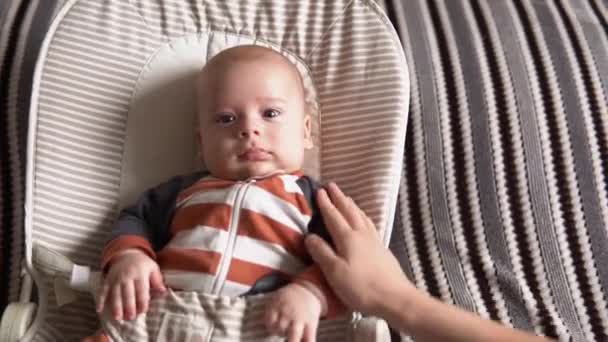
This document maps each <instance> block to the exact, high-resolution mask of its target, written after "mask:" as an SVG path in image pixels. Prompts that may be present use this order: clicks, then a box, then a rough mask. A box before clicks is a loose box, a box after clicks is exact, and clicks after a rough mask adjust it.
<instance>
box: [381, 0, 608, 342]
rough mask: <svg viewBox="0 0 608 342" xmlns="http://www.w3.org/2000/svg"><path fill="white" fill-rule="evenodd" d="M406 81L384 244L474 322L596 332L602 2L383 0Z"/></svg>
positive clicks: (605, 16) (605, 68)
mask: <svg viewBox="0 0 608 342" xmlns="http://www.w3.org/2000/svg"><path fill="white" fill-rule="evenodd" d="M388 7H389V10H390V15H391V17H392V18H394V19H395V23H396V25H397V26H398V32H399V33H400V37H401V39H402V41H403V44H404V47H405V50H406V56H407V60H408V61H409V68H410V74H411V81H412V93H411V95H412V100H411V105H410V114H409V115H410V121H409V123H408V137H407V141H406V149H405V160H404V167H403V177H402V183H401V188H400V200H399V209H398V214H399V215H398V219H397V220H396V227H395V230H394V234H393V238H392V242H391V248H392V249H393V251H395V253H397V254H398V255H399V258H400V260H401V261H402V265H403V267H404V269H405V270H406V271H407V273H408V274H409V276H410V277H411V279H413V280H414V281H415V283H416V285H417V286H418V287H420V288H422V289H424V290H425V291H427V292H429V293H430V294H432V295H433V296H436V297H439V298H441V299H442V300H444V301H446V302H449V303H454V304H456V305H458V306H460V307H463V308H465V309H467V310H470V311H473V312H477V313H479V314H480V315H482V316H484V317H488V318H491V319H494V320H499V321H501V322H503V323H504V324H506V325H508V326H513V327H516V328H520V329H524V330H528V331H531V332H533V333H537V334H542V335H547V336H553V337H558V338H559V339H560V340H563V341H567V340H573V341H608V306H607V302H608V253H606V251H608V229H607V227H608V195H607V191H608V188H607V185H608V110H607V107H608V25H607V20H608V12H607V8H608V4H607V3H606V1H603V0H588V1H586V0H522V1H498V0H491V1H490V0H488V1H483V0H463V1H442V0H404V1H398V0H395V1H391V2H389V4H388Z"/></svg>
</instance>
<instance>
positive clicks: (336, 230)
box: [317, 189, 351, 246]
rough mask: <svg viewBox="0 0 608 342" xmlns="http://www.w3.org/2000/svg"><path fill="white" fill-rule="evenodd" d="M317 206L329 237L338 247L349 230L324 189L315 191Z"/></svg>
mask: <svg viewBox="0 0 608 342" xmlns="http://www.w3.org/2000/svg"><path fill="white" fill-rule="evenodd" d="M317 204H318V205H319V210H320V211H321V215H322V216H323V221H324V222H325V226H326V228H327V230H328V231H329V235H331V237H332V239H333V241H334V243H335V244H336V246H339V245H340V242H341V241H343V236H344V235H345V234H347V233H348V231H349V230H351V228H350V227H349V225H348V222H347V221H346V219H344V216H342V214H341V213H340V211H339V210H338V209H337V208H336V207H335V206H334V204H333V203H332V202H331V200H330V199H329V196H328V195H327V191H326V190H325V189H319V191H317Z"/></svg>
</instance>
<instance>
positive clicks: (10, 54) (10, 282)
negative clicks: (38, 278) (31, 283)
mask: <svg viewBox="0 0 608 342" xmlns="http://www.w3.org/2000/svg"><path fill="white" fill-rule="evenodd" d="M62 2H63V1H62V0H44V1H40V0H32V1H24V0H10V1H0V227H1V229H0V312H2V311H3V309H4V307H5V305H6V303H7V302H8V301H15V300H17V297H18V294H19V288H20V278H19V275H20V273H21V262H22V258H23V257H22V256H23V215H24V213H23V202H24V192H25V189H24V187H25V185H24V184H25V179H24V177H23V175H24V173H25V159H26V157H25V150H26V136H27V127H28V112H29V99H30V95H31V90H32V88H31V84H32V78H33V70H34V64H35V61H36V58H37V56H38V52H39V50H40V45H41V42H42V39H43V38H44V36H45V35H46V32H47V29H48V26H49V24H50V22H51V19H52V18H53V16H54V13H55V12H56V10H57V8H58V7H59V6H60V4H61V3H62Z"/></svg>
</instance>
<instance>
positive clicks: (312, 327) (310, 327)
mask: <svg viewBox="0 0 608 342" xmlns="http://www.w3.org/2000/svg"><path fill="white" fill-rule="evenodd" d="M316 339H317V324H307V325H306V326H305V327H304V334H303V336H302V341H304V342H315V341H316Z"/></svg>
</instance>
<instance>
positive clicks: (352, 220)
mask: <svg viewBox="0 0 608 342" xmlns="http://www.w3.org/2000/svg"><path fill="white" fill-rule="evenodd" d="M327 193H329V197H328V194H327ZM330 198H331V200H330ZM317 201H318V203H319V208H320V209H321V213H322V214H323V218H324V220H325V225H326V227H327V230H328V231H329V233H330V234H331V237H332V238H333V241H334V245H335V251H334V250H332V248H331V247H330V246H329V245H328V244H327V243H326V242H325V241H324V240H322V239H321V238H319V237H318V236H314V234H311V236H308V237H307V238H306V247H307V248H308V251H309V253H310V254H311V256H312V258H313V259H314V260H315V261H316V263H317V264H318V265H319V267H320V268H321V270H322V271H323V274H324V275H325V278H326V279H327V281H328V282H329V284H330V285H331V286H332V288H333V289H334V292H335V293H336V295H337V296H339V297H340V299H342V301H343V302H344V303H345V304H346V305H347V306H349V307H350V308H351V309H353V310H357V311H362V312H364V313H368V314H372V315H376V316H379V317H382V318H384V319H386V320H387V321H388V322H389V324H391V325H392V326H393V327H396V328H397V329H399V330H400V331H401V332H404V333H407V334H408V335H410V336H412V337H414V338H415V339H416V341H467V342H475V341H494V342H499V341H505V342H506V341H518V342H524V341H526V342H528V341H530V342H533V341H534V342H542V341H544V342H546V341H550V340H549V339H546V338H544V337H538V336H533V335H530V334H527V333H525V332H522V331H518V330H515V329H510V328H507V327H505V326H503V325H501V324H499V323H497V322H494V321H491V320H486V319H482V318H481V317H479V316H477V315H475V314H474V313H471V312H468V311H465V310H462V309H460V308H457V307H455V306H453V305H450V304H447V303H443V302H441V301H439V300H437V299H435V298H432V297H431V296H429V295H427V294H426V293H423V292H422V291H419V290H418V289H416V288H415V287H414V286H413V284H412V283H411V282H410V281H409V280H408V279H407V277H406V276H405V274H404V273H403V271H402V270H401V267H400V266H399V263H398V262H397V260H396V259H395V257H394V256H393V255H392V254H391V253H390V252H389V251H388V250H387V249H386V248H384V246H383V244H382V242H381V241H380V239H379V237H378V234H377V232H376V228H375V227H374V224H373V223H372V222H371V220H370V219H369V218H368V217H367V216H366V215H365V214H364V213H363V212H362V211H361V209H359V208H358V207H357V206H356V205H355V203H354V202H353V200H352V199H350V198H349V197H347V196H345V195H344V194H343V193H342V192H341V191H340V189H338V187H337V186H336V185H335V184H329V186H328V187H327V192H326V191H324V190H320V191H319V192H318V194H317ZM332 202H333V203H332ZM438 312H441V315H438V314H437V313H438Z"/></svg>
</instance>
